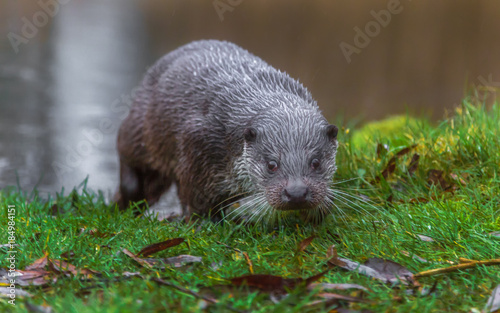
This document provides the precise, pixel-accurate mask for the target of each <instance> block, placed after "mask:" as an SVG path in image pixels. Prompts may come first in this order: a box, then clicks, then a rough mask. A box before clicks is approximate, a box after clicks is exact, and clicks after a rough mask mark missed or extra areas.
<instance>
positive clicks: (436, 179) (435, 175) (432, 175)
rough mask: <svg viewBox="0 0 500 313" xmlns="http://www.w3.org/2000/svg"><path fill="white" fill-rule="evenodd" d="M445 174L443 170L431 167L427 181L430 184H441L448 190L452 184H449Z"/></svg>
mask: <svg viewBox="0 0 500 313" xmlns="http://www.w3.org/2000/svg"><path fill="white" fill-rule="evenodd" d="M443 174H444V172H443V171H440V170H434V169H431V170H429V171H428V172H427V182H428V183H429V184H430V185H439V186H440V187H441V188H443V190H446V189H448V188H450V187H451V185H450V184H448V182H447V181H446V179H445V178H444V177H443Z"/></svg>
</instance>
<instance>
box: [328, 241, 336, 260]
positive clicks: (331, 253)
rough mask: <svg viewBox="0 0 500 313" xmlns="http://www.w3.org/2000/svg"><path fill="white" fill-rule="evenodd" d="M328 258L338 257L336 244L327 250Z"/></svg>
mask: <svg viewBox="0 0 500 313" xmlns="http://www.w3.org/2000/svg"><path fill="white" fill-rule="evenodd" d="M326 258H327V259H329V260H330V259H332V258H338V255H337V248H336V246H335V245H331V246H330V247H329V248H328V250H327V251H326Z"/></svg>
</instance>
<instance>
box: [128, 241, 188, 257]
mask: <svg viewBox="0 0 500 313" xmlns="http://www.w3.org/2000/svg"><path fill="white" fill-rule="evenodd" d="M184 241H185V239H184V238H173V239H168V240H165V241H162V242H158V243H154V244H151V245H149V246H146V247H144V248H142V250H141V251H139V252H138V253H137V254H136V256H141V255H142V256H148V255H151V254H153V253H157V252H160V251H163V250H165V249H168V248H171V247H175V246H177V245H180V244H181V243H183V242H184Z"/></svg>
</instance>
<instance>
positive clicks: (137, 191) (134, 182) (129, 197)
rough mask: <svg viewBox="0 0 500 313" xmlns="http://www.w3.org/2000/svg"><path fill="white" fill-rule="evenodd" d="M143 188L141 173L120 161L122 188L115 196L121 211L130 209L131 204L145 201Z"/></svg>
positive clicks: (120, 187)
mask: <svg viewBox="0 0 500 313" xmlns="http://www.w3.org/2000/svg"><path fill="white" fill-rule="evenodd" d="M143 186H144V184H143V181H142V180H141V175H140V173H139V171H137V170H136V169H134V168H132V167H130V166H129V165H127V164H125V163H124V162H123V161H120V186H119V190H118V193H117V195H116V196H115V201H116V202H117V203H118V207H119V208H120V210H125V209H126V208H128V206H129V204H130V202H135V201H140V200H142V199H144V191H143Z"/></svg>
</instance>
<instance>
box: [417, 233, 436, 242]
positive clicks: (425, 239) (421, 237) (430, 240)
mask: <svg viewBox="0 0 500 313" xmlns="http://www.w3.org/2000/svg"><path fill="white" fill-rule="evenodd" d="M417 237H418V238H419V239H420V240H422V241H426V242H433V241H434V239H432V238H431V237H429V236H425V235H418V234H417Z"/></svg>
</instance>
